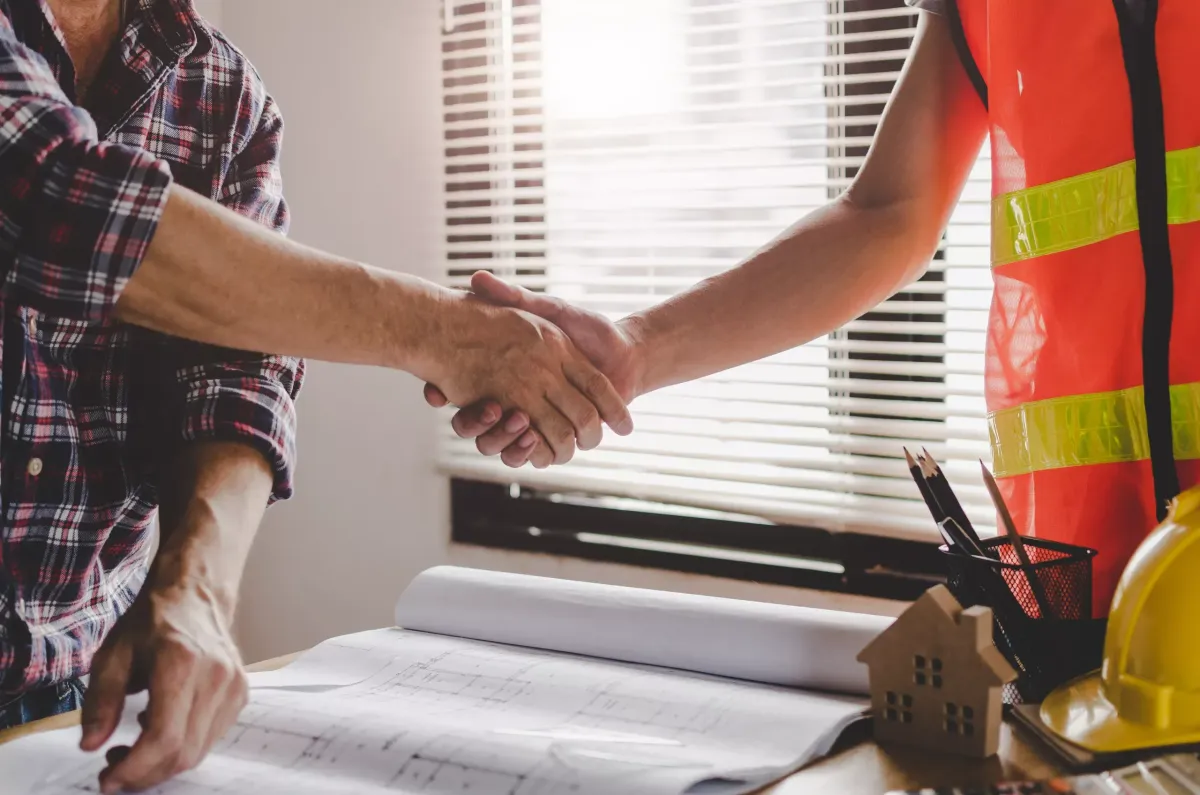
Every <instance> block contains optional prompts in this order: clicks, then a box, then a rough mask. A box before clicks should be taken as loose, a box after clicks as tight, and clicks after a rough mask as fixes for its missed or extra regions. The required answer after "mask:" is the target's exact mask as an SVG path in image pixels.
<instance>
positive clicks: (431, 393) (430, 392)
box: [425, 384, 450, 409]
mask: <svg viewBox="0 0 1200 795" xmlns="http://www.w3.org/2000/svg"><path fill="white" fill-rule="evenodd" d="M425 402H426V403H428V404H429V405H431V406H433V407H434V408H435V409H440V408H444V407H445V406H448V405H450V401H449V400H447V399H446V395H445V393H443V392H442V390H440V389H438V388H437V387H436V386H434V385H433V384H426V385H425Z"/></svg>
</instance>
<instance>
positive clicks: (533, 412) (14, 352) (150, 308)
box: [0, 0, 631, 792]
mask: <svg viewBox="0 0 1200 795" xmlns="http://www.w3.org/2000/svg"><path fill="white" fill-rule="evenodd" d="M281 132H282V122H281V119H280V115H279V112H278V110H277V108H276V107H275V104H274V103H273V101H272V100H271V98H270V97H269V96H268V95H267V94H266V92H265V90H264V88H263V85H262V83H261V81H260V79H259V77H258V75H257V74H256V73H255V72H254V69H253V68H252V67H251V65H250V64H249V63H248V62H247V61H246V59H245V57H244V56H243V55H242V54H241V53H240V52H239V51H238V50H237V49H235V48H234V47H233V46H232V45H231V44H230V43H229V42H228V41H227V40H226V39H225V38H224V37H223V36H221V34H220V33H218V32H217V31H215V30H213V29H212V28H211V27H210V26H208V25H207V24H206V23H205V22H204V21H203V20H202V19H200V18H199V17H198V16H197V15H196V14H195V12H194V10H193V9H192V7H191V0H127V2H122V0H0V276H2V277H3V278H2V281H0V307H2V310H3V311H2V315H3V327H2V328H3V332H2V340H3V347H2V360H3V371H2V380H0V394H2V404H3V426H2V428H0V489H2V494H3V509H4V515H3V524H2V526H0V727H3V726H4V725H12V724H15V723H21V722H24V721H27V720H32V719H35V718H39V717H44V716H46V715H49V714H54V713H56V712H60V711H64V710H67V709H73V708H74V707H75V706H76V701H77V700H78V699H79V698H80V696H81V693H82V688H81V685H80V684H79V681H78V677H79V676H81V675H82V674H84V673H87V672H88V671H89V670H90V672H91V679H90V687H89V690H88V692H87V694H86V696H84V704H83V706H84V714H83V722H84V732H83V740H82V746H83V747H84V749H85V750H96V749H98V748H100V747H101V746H103V745H104V744H105V743H106V742H107V740H108V738H109V737H110V736H111V734H112V732H113V730H114V729H115V726H116V723H117V721H118V719H119V717H120V712H121V708H122V704H123V701H124V696H125V693H126V691H127V690H128V691H131V692H132V691H135V690H139V689H148V690H149V694H150V699H149V704H148V707H147V711H146V715H145V723H144V727H145V728H144V731H143V733H142V735H141V737H140V738H139V740H138V741H137V743H136V744H135V745H134V746H133V747H132V748H131V749H127V748H120V749H113V750H110V752H109V758H108V761H109V766H108V767H107V768H106V769H105V771H104V773H102V775H101V784H102V786H103V789H104V791H106V792H111V791H116V790H118V789H120V788H123V787H129V788H134V789H140V788H145V787H148V786H153V785H154V784H157V783H158V782H160V781H162V780H164V779H165V778H166V777H169V776H170V775H173V774H174V773H177V772H179V771H180V770H183V769H186V768H188V767H190V766H192V765H194V764H196V763H197V762H198V761H199V760H200V759H201V758H202V757H203V755H204V753H205V752H206V751H207V749H208V748H209V747H211V745H212V743H213V742H215V741H216V740H217V739H219V737H220V736H221V735H222V734H223V733H224V731H225V730H226V729H228V727H229V726H230V725H231V724H232V722H233V721H234V720H235V719H236V716H237V713H238V712H239V710H240V709H241V707H242V706H243V705H244V703H245V698H246V686H245V678H244V675H243V674H242V672H241V662H240V658H239V657H238V653H237V650H236V647H235V645H234V643H233V641H232V639H231V635H230V631H229V625H230V622H231V618H232V614H233V609H234V603H235V600H236V594H237V587H238V581H239V579H240V576H241V571H242V567H243V565H244V562H245V559H246V555H247V553H248V550H249V546H250V543H251V540H252V538H253V535H254V532H255V530H256V528H257V526H258V524H259V521H260V520H261V517H262V513H263V510H264V509H265V507H266V504H267V502H268V499H269V498H271V497H274V498H277V499H282V498H285V497H287V496H288V495H289V494H290V493H291V480H292V467H293V465H294V458H295V411H294V406H293V403H292V401H293V399H294V398H295V396H296V392H297V390H298V389H299V387H300V382H301V380H302V374H303V364H302V362H301V360H300V359H298V358H294V357H297V356H310V357H316V358H323V359H328V360H334V361H343V362H351V363H361V364H373V365H379V366H387V367H393V368H398V369H404V370H408V371H409V372H412V373H414V374H416V375H418V376H419V377H421V378H422V379H424V380H427V381H431V382H434V383H437V384H438V385H439V387H440V388H441V389H442V391H444V392H445V393H446V395H447V397H448V399H450V400H451V401H453V402H455V403H459V404H462V405H465V404H467V403H472V402H474V401H476V400H479V399H482V398H492V399H495V400H496V401H498V405H499V406H500V407H501V408H502V409H506V410H507V409H512V408H520V409H522V416H528V417H529V418H530V419H529V422H530V424H531V426H532V427H534V428H536V429H537V431H538V432H539V436H538V444H542V445H545V449H546V452H545V453H543V454H544V455H546V456H547V460H546V463H549V462H550V461H557V462H563V461H565V460H567V459H569V458H570V456H571V453H572V451H573V449H574V448H575V446H576V445H578V446H579V447H582V448H588V447H592V446H594V445H595V444H597V443H598V442H599V440H600V433H601V431H600V425H601V421H604V422H607V423H608V424H609V425H610V426H611V427H613V428H614V429H616V430H617V431H618V432H621V433H628V432H629V430H631V424H630V420H629V415H628V413H627V411H626V409H625V406H624V403H623V402H622V401H621V399H620V397H619V396H618V395H617V393H616V392H615V390H613V388H612V385H611V384H610V383H609V382H608V381H607V379H605V378H604V377H603V376H602V375H601V374H600V373H599V372H598V371H597V370H596V369H595V368H593V367H592V366H591V365H590V364H589V363H588V361H587V360H586V358H585V357H583V356H582V355H580V354H579V352H578V351H577V350H576V349H575V348H574V346H572V345H571V344H570V343H569V341H567V340H566V337H565V336H564V335H563V334H561V332H559V331H558V330H557V328H556V327H554V326H553V325H551V324H549V323H546V322H545V321H542V320H540V319H538V318H535V317H533V316H531V315H527V314H523V313H520V312H517V311H514V310H511V309H505V308H499V307H494V306H491V305H488V304H486V303H484V302H481V301H477V300H474V299H472V298H471V297H469V296H466V295H464V294H460V293H455V292H451V291H448V290H445V289H443V288H439V287H436V286H435V285H432V284H429V283H427V282H423V281H421V280H419V279H415V278H412V277H407V276H403V275H401V274H395V273H391V272H388V271H382V270H379V269H375V268H371V267H369V266H365V265H359V264H357V263H351V262H347V261H344V260H340V259H338V258H336V257H333V256H331V255H328V254H324V253H322V252H318V251H314V250H311V249H307V248H304V247H302V246H299V245H296V244H294V243H289V242H288V241H287V240H286V239H285V238H283V236H282V235H280V234H278V233H280V232H283V231H284V230H285V228H286V226H287V210H286V206H285V204H284V201H283V197H282V195H281V192H280V191H281V182H280V175H279V162H278V158H279V149H280V140H281ZM246 349H250V350H267V351H273V352H275V353H277V354H281V355H272V356H267V355H262V354H255V353H247V352H246ZM284 354H286V355H284ZM498 410H499V409H498ZM156 509H157V510H158V515H159V517H160V526H161V542H160V547H159V551H158V554H157V556H156V557H155V559H154V561H153V564H152V565H151V564H150V561H149V552H150V549H149V548H150V532H149V530H150V525H151V522H152V520H153V517H154V514H155V511H156Z"/></svg>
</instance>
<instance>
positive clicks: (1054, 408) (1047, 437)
mask: <svg viewBox="0 0 1200 795" xmlns="http://www.w3.org/2000/svg"><path fill="white" fill-rule="evenodd" d="M1171 425H1172V434H1173V436H1174V445H1175V458H1176V459H1177V460H1183V459H1191V458H1200V383H1196V384H1180V385H1177V386H1173V387H1171ZM988 431H989V434H990V435H991V442H992V461H993V466H994V471H995V473H996V476H997V477H1003V476H1012V475H1024V474H1027V473H1029V472H1039V471H1041V470H1045V469H1062V468H1063V467H1076V466H1088V465H1091V464H1116V463H1121V462H1124V461H1141V460H1144V459H1147V458H1149V457H1150V440H1149V438H1148V436H1147V435H1146V408H1145V404H1144V402H1143V400H1142V388H1141V387H1140V386H1138V387H1133V388H1131V389H1122V390H1119V391H1116V392H1096V393H1094V394H1090V395H1071V396H1069V397H1061V398H1052V399H1050V400H1040V401H1037V402H1034V403H1026V404H1024V405H1021V406H1015V407H1014V408H1011V409H1004V410H1003V411H995V412H992V413H991V414H989V415H988Z"/></svg>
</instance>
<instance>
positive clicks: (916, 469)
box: [904, 447, 946, 524]
mask: <svg viewBox="0 0 1200 795" xmlns="http://www.w3.org/2000/svg"><path fill="white" fill-rule="evenodd" d="M904 460H905V461H906V462H908V471H909V472H910V473H912V478H913V480H914V481H915V482H916V484H917V490H918V491H920V492H921V499H923V500H925V507H926V508H928V509H929V513H930V514H932V515H933V521H934V522H936V523H938V524H941V522H942V520H943V519H945V518H946V514H945V512H943V511H942V507H941V506H940V505H938V503H937V500H936V499H934V496H933V492H932V491H930V489H929V483H928V481H926V480H925V474H924V473H923V472H922V471H921V466H920V464H918V463H917V462H916V459H914V458H913V457H912V453H910V452H908V448H907V447H905V448H904Z"/></svg>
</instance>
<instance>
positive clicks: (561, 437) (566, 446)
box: [553, 428, 575, 453]
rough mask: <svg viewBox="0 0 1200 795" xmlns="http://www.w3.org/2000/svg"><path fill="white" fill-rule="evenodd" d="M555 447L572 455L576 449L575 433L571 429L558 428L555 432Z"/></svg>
mask: <svg viewBox="0 0 1200 795" xmlns="http://www.w3.org/2000/svg"><path fill="white" fill-rule="evenodd" d="M553 437H554V447H555V448H556V449H558V450H560V451H562V452H566V453H570V452H571V450H572V449H573V448H574V447H575V432H574V431H572V430H571V429H570V428H557V429H555V431H554V435H553Z"/></svg>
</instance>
